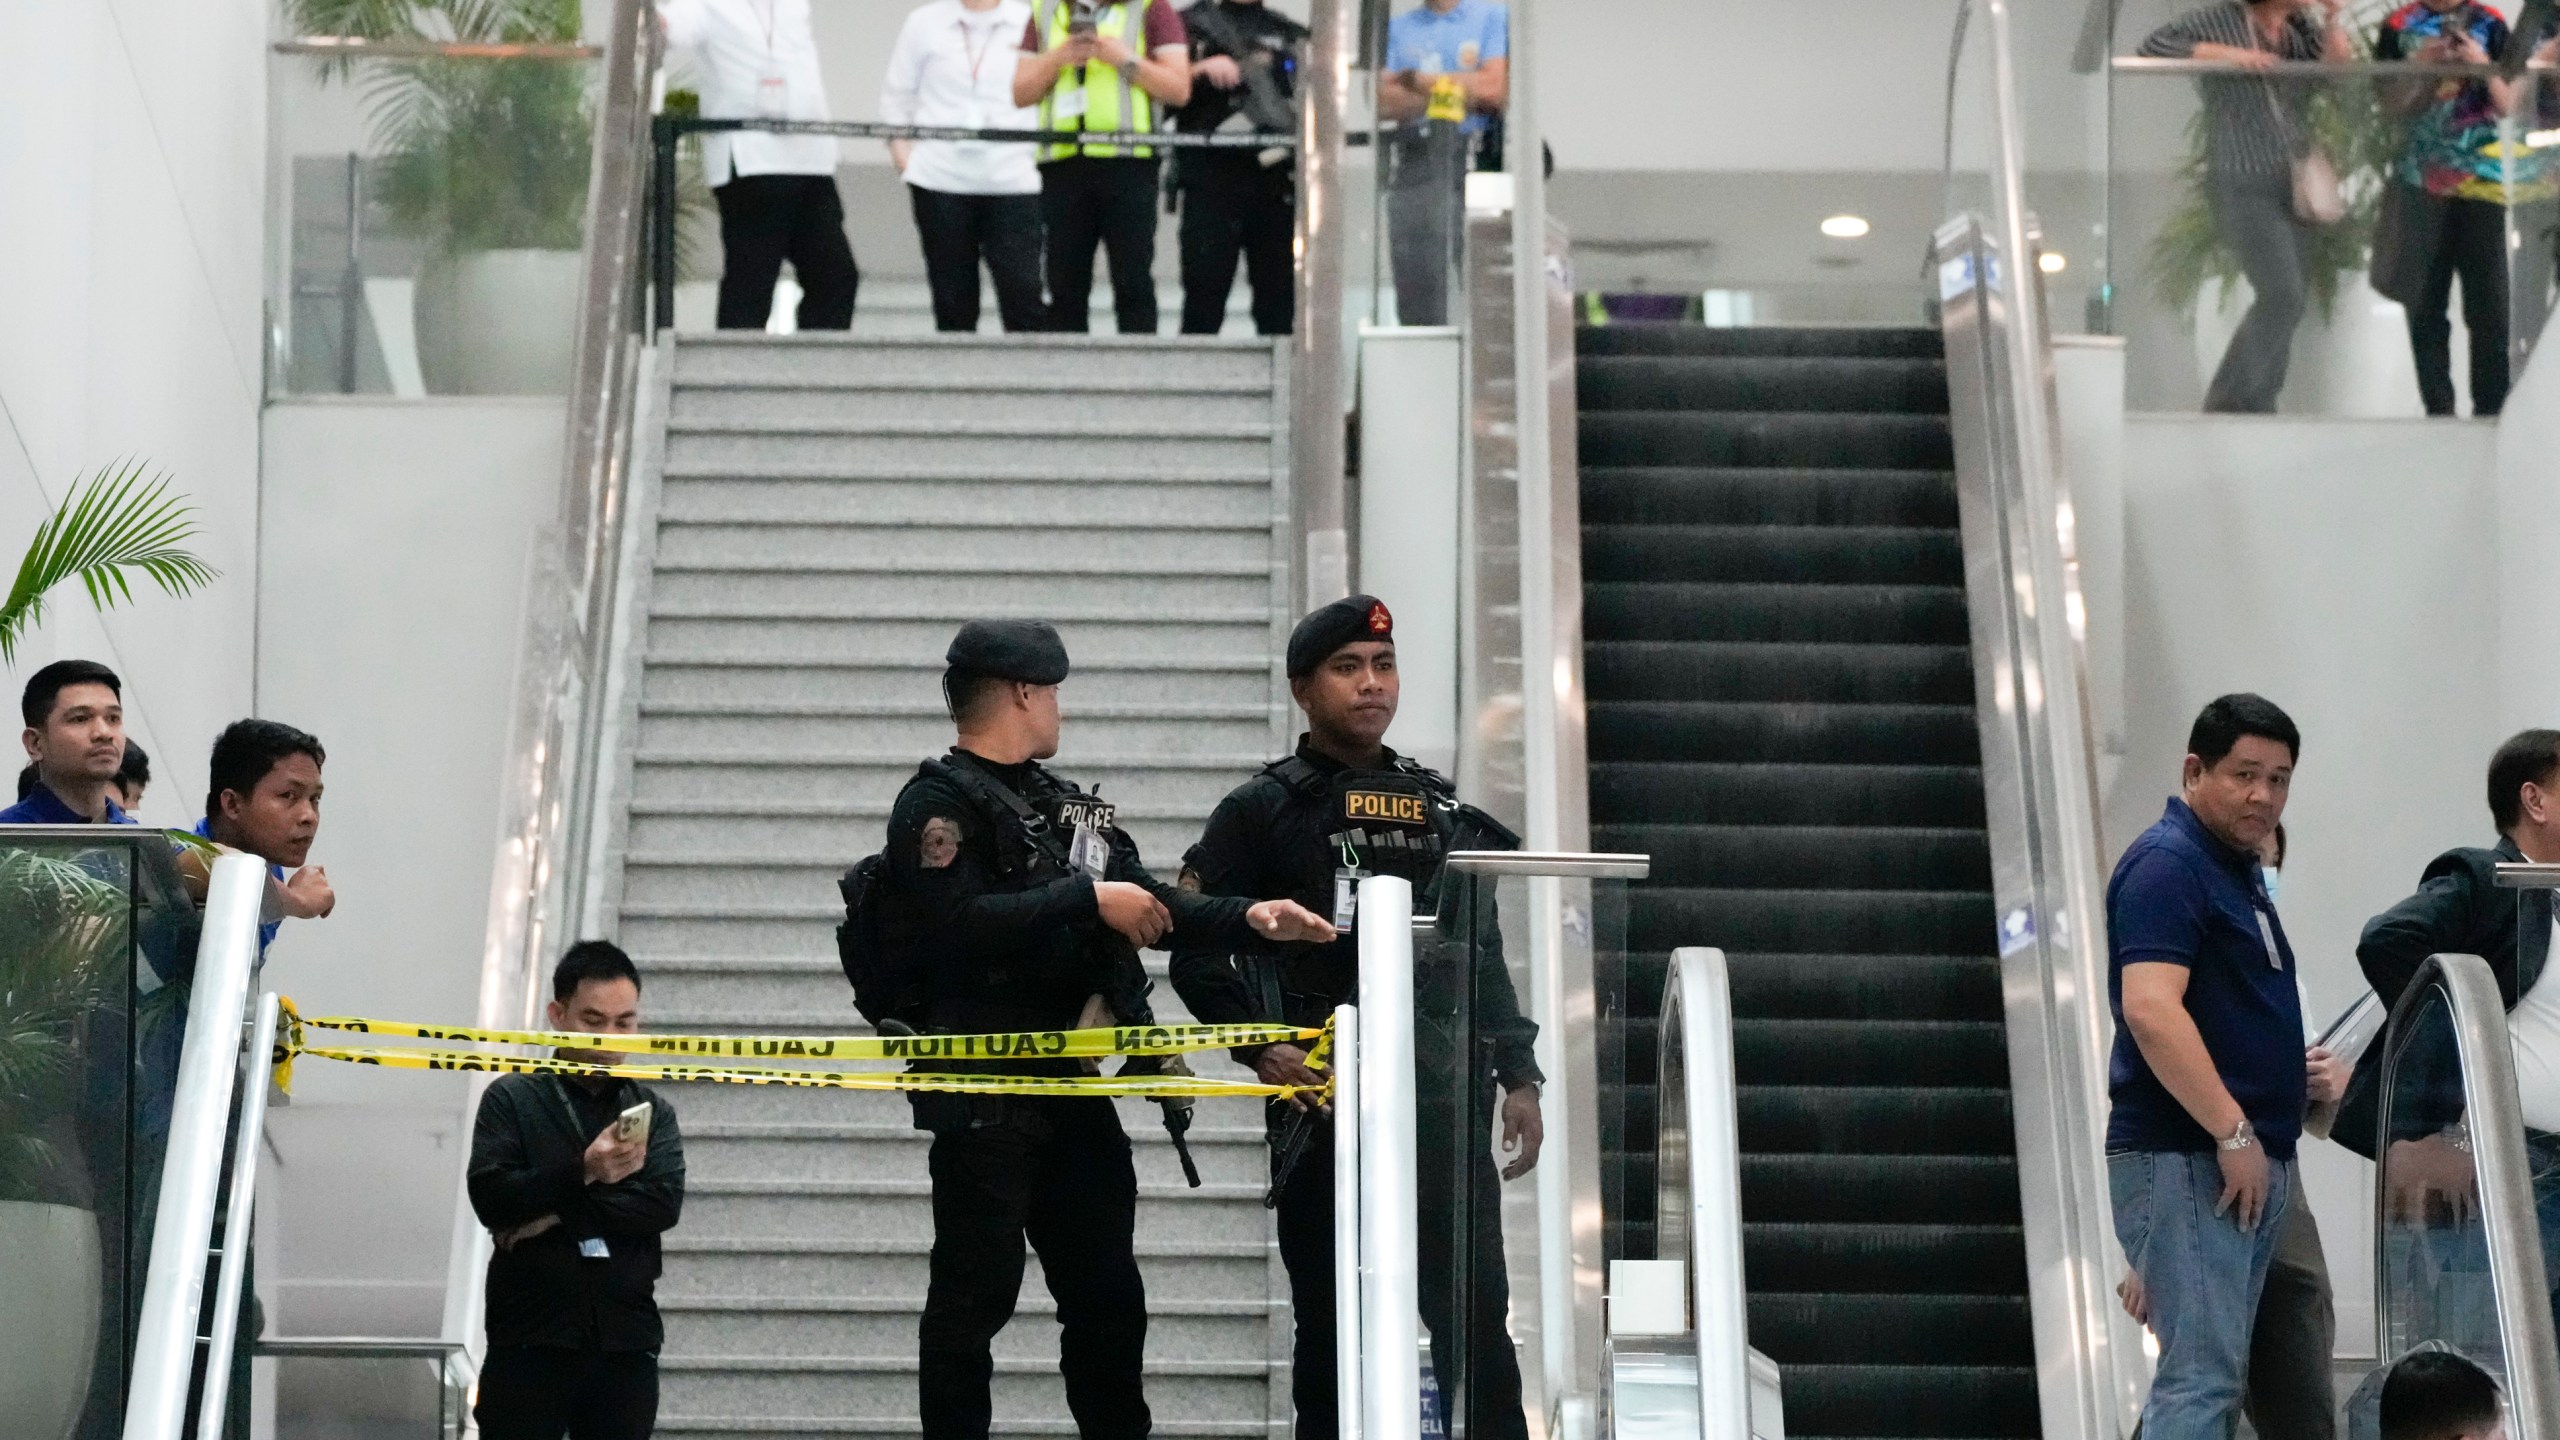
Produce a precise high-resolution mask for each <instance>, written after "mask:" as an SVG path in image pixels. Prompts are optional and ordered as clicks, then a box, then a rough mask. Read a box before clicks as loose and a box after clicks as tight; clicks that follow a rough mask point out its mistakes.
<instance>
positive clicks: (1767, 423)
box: [1577, 410, 1955, 470]
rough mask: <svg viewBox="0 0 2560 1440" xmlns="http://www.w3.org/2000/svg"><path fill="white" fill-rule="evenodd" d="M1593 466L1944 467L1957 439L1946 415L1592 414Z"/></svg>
mask: <svg viewBox="0 0 2560 1440" xmlns="http://www.w3.org/2000/svg"><path fill="white" fill-rule="evenodd" d="M1577 429H1578V431H1579V433H1580V440H1581V451H1580V453H1581V457H1582V460H1583V463H1586V464H1591V465H1785V466H1800V465H1830V466H1843V467H1847V466H1859V465H1872V466H1876V467H1878V468H1880V469H1886V470H1944V469H1946V468H1948V467H1950V466H1952V465H1953V464H1954V463H1955V444H1954V442H1953V440H1951V439H1950V438H1949V434H1948V429H1947V421H1946V417H1945V416H1943V415H1874V414H1857V415H1826V414H1820V413H1802V412H1776V413H1772V412H1753V411H1713V410H1710V411H1703V412H1665V411H1644V412H1629V411H1617V412H1609V411H1603V412H1601V413H1599V414H1586V415H1583V416H1582V417H1581V421H1580V424H1579V425H1578V427H1577Z"/></svg>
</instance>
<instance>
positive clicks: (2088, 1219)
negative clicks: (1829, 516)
mask: <svg viewBox="0 0 2560 1440" xmlns="http://www.w3.org/2000/svg"><path fill="white" fill-rule="evenodd" d="M2004 234H2005V235H2007V236H2010V237H2015V238H2012V239H2011V240H2010V243H2007V244H2004V243H2002V238H2001V237H1995V235H1994V234H1993V233H1992V229H1991V227H1990V225H1989V224H1988V223H1987V222H1985V221H1984V220H1983V219H1982V218H1981V217H1978V216H1973V215H1966V216H1960V217H1958V218H1957V219H1954V220H1951V221H1949V222H1948V223H1947V225H1946V226H1944V227H1943V228H1942V229H1941V230H1940V231H1939V233H1938V237H1937V247H1936V251H1935V255H1934V260H1935V264H1934V266H1933V273H1934V274H1935V276H1936V277H1937V282H1938V297H1939V300H1940V302H1941V307H1942V310H1941V313H1942V324H1943V326H1944V331H1945V339H1946V363H1947V389H1948V402H1949V424H1950V428H1951V431H1952V438H1953V440H1954V447H1955V460H1956V493H1957V502H1958V510H1959V520H1960V525H1961V531H1962V535H1963V542H1964V568H1965V595H1966V602H1967V609H1968V613H1969V615H1970V626H1971V632H1972V645H1973V664H1974V685H1975V692H1976V699H1975V713H1976V716H1977V720H1978V724H1979V727H1980V735H1981V749H1982V787H1983V806H1984V814H1985V824H1986V829H1987V831H1988V834H1989V840H1990V847H1991V880H1992V892H1993V906H1994V914H1995V915H1996V917H1997V922H1996V935H1997V944H1998V947H1999V952H2000V976H2001V989H2002V995H2003V1008H2004V1011H2005V1015H2006V1030H2007V1038H2008V1053H2009V1071H2010V1077H2009V1079H2010V1096H2011V1104H2012V1114H2013V1119H2014V1123H2015V1125H2016V1132H2017V1152H2018V1183H2019V1192H2020V1203H2021V1209H2022V1213H2023V1216H2024V1228H2025V1242H2026V1244H2025V1248H2026V1259H2027V1277H2028V1295H2029V1301H2030V1304H2031V1306H2032V1309H2033V1316H2034V1335H2035V1354H2036V1380H2037V1390H2038V1403H2039V1406H2040V1410H2041V1414H2042V1420H2043V1427H2042V1428H2043V1433H2044V1434H2045V1435H2046V1436H2048V1437H2053V1440H2066V1437H2089V1440H2118V1437H2121V1436H2124V1435H2127V1434H2130V1433H2131V1431H2132V1427H2133V1423H2134V1419H2135V1417H2136V1415H2137V1413H2138V1411H2139V1407H2140V1403H2141V1397H2142V1393H2143V1390H2144V1388H2145V1386H2146V1383H2147V1381H2148V1378H2149V1368H2150V1367H2149V1361H2148V1359H2147V1357H2146V1356H2145V1353H2144V1350H2143V1347H2142V1343H2141V1333H2140V1331H2139V1330H2138V1328H2136V1327H2135V1326H2134V1325H2133V1323H2132V1321H2131V1320H2130V1319H2128V1318H2126V1317H2125V1316H2124V1315H2123V1313H2122V1311H2121V1310H2120V1309H2119V1308H2118V1307H2117V1306H2116V1304H2115V1303H2114V1297H2113V1294H2112V1287H2113V1285H2114V1283H2115V1280H2116V1277H2117V1275H2118V1273H2119V1272H2120V1269H2121V1266H2122V1260H2121V1254H2120V1251H2119V1248H2118V1246H2117V1244H2116V1241H2115V1237H2114V1225H2113V1213H2112V1206H2111V1204H2110V1201H2109V1198H2108V1190H2107V1178H2106V1167H2105V1155H2104V1136H2105V1124H2106V1111H2107V1096H2106V1080H2105V1077H2106V1059H2107V1050H2108V1047H2109V1045H2110V1044H2111V1043H2112V1040H2113V1021H2112V1017H2111V1016H2110V1014H2109V1012H2108V1006H2107V989H2106V957H2105V944H2106V940H2105V934H2106V932H2105V925H2104V915H2103V909H2102V903H2101V899H2102V893H2103V892H2102V882H2101V878H2100V873H2099V846H2098V829H2097V804H2096V795H2097V784H2096V766H2095V756H2096V747H2095V743H2094V740H2093V737H2092V734H2091V731H2090V729H2089V726H2088V723H2087V698H2086V697H2087V685H2086V679H2085V666H2084V664H2083V663H2082V659H2081V633H2080V632H2081V629H2082V626H2083V620H2082V616H2083V613H2084V612H2083V611H2082V610H2081V608H2080V597H2079V590H2078V584H2077V576H2076V570H2075V563H2074V560H2073V556H2072V549H2071V537H2070V527H2071V517H2070V504H2069V499H2068V495H2067V491H2066V490H2065V488H2064V485H2063V482H2062V479H2061V476H2060V474H2059V464H2058V460H2057V457H2056V453H2055V450H2054V447H2053V442H2052V436H2053V427H2052V423H2051V417H2052V415H2053V408H2054V402H2053V390H2052V384H2053V381H2052V370H2051V362H2050V355H2051V348H2050V344H2049V342H2048V339H2047V336H2046V334H2045V328H2044V321H2043V318H2042V314H2043V286H2042V280H2041V277H2040V275H2039V273H2038V271H2037V268H2036V265H2035V263H2034V255H2033V251H2034V245H2033V241H2032V239H2029V238H2025V237H2028V236H2031V234H2032V230H2031V227H2030V224H2029V223H2021V224H2019V225H2017V226H2015V227H2014V228H2010V229H2007V230H2005V231H2004ZM2021 251H2023V252H2024V254H2025V256H2026V258H2025V262H2024V263H2020V264H2014V265H2013V264H2010V263H2008V257H2009V256H2010V255H2011V254H2013V253H2019V252H2021Z"/></svg>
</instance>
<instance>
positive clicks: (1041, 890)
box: [883, 749, 1258, 1073]
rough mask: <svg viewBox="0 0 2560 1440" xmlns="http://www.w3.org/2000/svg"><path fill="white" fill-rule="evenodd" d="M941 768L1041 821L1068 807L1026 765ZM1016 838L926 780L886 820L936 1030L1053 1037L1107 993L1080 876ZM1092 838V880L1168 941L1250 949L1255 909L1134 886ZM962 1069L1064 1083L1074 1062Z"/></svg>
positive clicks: (1103, 940) (1127, 863)
mask: <svg viewBox="0 0 2560 1440" xmlns="http://www.w3.org/2000/svg"><path fill="white" fill-rule="evenodd" d="M943 763H944V764H945V765H947V766H969V767H972V768H974V769H976V770H977V771H979V772H980V773H981V774H983V775H985V776H987V777H988V778H990V779H992V780H994V781H995V782H996V783H997V784H999V785H1002V786H1003V787H1004V788H1005V789H1007V790H1010V791H1012V792H1013V793H1014V794H1015V795H1016V796H1019V797H1020V798H1021V799H1022V800H1024V801H1025V802H1027V803H1028V804H1029V805H1030V806H1031V807H1032V808H1033V809H1035V810H1039V811H1042V812H1044V818H1050V817H1053V816H1054V813H1055V809H1056V807H1057V805H1058V803H1059V802H1060V801H1061V800H1062V799H1065V798H1069V797H1076V796H1078V795H1079V792H1077V791H1076V790H1075V789H1074V788H1073V787H1071V786H1069V785H1068V784H1067V783H1066V782H1064V781H1062V780H1060V779H1058V778H1057V777H1056V776H1055V775H1052V774H1050V773H1049V771H1048V770H1047V769H1046V768H1044V767H1042V766H1041V765H1040V764H1039V763H1038V762H1037V761H1026V762H1024V763H1022V764H1019V765H998V764H995V763H993V762H991V761H988V760H984V759H981V758H980V757H978V756H976V755H972V754H970V753H969V752H967V751H965V750H959V749H954V750H953V751H952V752H951V753H950V754H949V755H948V756H946V757H945V758H944V761H943ZM1019 829H1020V827H1019V825H1018V824H1017V823H1015V822H1013V821H1011V820H1010V819H1009V818H1000V817H996V816H991V815H989V814H988V813H987V810H986V807H984V806H982V805H980V804H979V803H977V802H976V801H974V800H972V799H971V798H970V796H969V795H968V794H966V793H964V792H963V790H962V789H961V787H960V786H959V785H957V784H955V783H953V782H952V781H951V780H949V779H946V778H944V777H943V776H941V775H937V774H935V773H933V772H932V771H930V770H927V771H926V772H924V773H922V774H919V775H918V776H917V777H916V778H915V779H914V780H911V781H909V782H908V784H907V787H906V788H905V789H904V790H903V791H901V792H900V793H899V795H898V801H897V804H896V806H895V807H893V808H892V809H891V811H890V814H889V841H888V847H887V849H886V850H885V851H884V852H883V854H884V856H885V858H886V861H887V870H888V883H889V886H890V888H891V890H892V892H893V893H895V894H896V895H898V896H899V897H900V898H901V900H902V901H903V902H904V903H905V904H906V905H907V906H909V907H910V909H909V918H910V921H911V923H912V925H913V934H914V936H915V941H916V943H917V945H918V946H919V947H920V953H921V954H922V956H923V958H924V967H925V981H926V990H927V995H928V1001H927V1013H928V1015H929V1017H930V1019H931V1021H932V1023H933V1024H934V1025H935V1026H936V1027H937V1028H940V1029H943V1030H948V1031H952V1032H958V1033H983V1032H992V1031H1008V1030H1049V1029H1059V1028H1063V1027H1066V1026H1070V1025H1073V1024H1074V1023H1075V1020H1076V1017H1077V1016H1078V1015H1079V1014H1080V1013H1082V1011H1083V1009H1084V1006H1085V1002H1086V1000H1087V999H1088V998H1089V997H1091V996H1093V995H1096V994H1107V993H1108V992H1109V990H1110V989H1111V976H1110V975H1109V974H1108V973H1107V972H1108V968H1109V963H1110V962H1109V959H1108V956H1109V955H1110V953H1111V952H1112V951H1113V950H1114V949H1115V948H1116V947H1117V945H1119V944H1123V943H1125V942H1121V941H1120V940H1119V937H1118V936H1117V935H1116V934H1115V933H1113V932H1112V931H1111V930H1110V929H1109V927H1108V926H1106V925H1104V924H1103V923H1102V918H1101V915H1100V912H1099V910H1098V909H1097V908H1096V906H1095V903H1094V889H1093V887H1094V882H1093V879H1092V877H1091V876H1089V875H1087V874H1086V873H1085V872H1083V871H1081V870H1067V871H1064V872H1063V873H1062V872H1061V869H1060V867H1058V866H1056V865H1053V864H1051V863H1048V861H1047V859H1046V858H1045V857H1043V856H1041V855H1039V854H1038V853H1036V852H1035V851H1034V850H1033V849H1032V848H1031V847H1030V846H1028V845H1027V844H1026V843H1025V842H1024V839H1023V837H1022V836H1021V835H1020V834H1019V833H1018V832H1019ZM1105 838H1107V839H1108V840H1109V841H1110V844H1111V859H1110V863H1109V865H1108V866H1106V867H1105V870H1104V879H1106V880H1112V881H1124V882H1127V883H1129V884H1134V885H1139V886H1142V887H1144V888H1145V889H1146V890H1147V891H1148V892H1149V893H1150V894H1153V895H1154V896H1155V897H1156V898H1157V899H1158V900H1161V901H1163V902H1164V905H1165V908H1166V909H1167V910H1168V911H1170V912H1171V913H1172V915H1173V928H1174V937H1175V938H1176V940H1177V941H1193V942H1198V943H1207V944H1241V943H1244V942H1245V941H1247V940H1249V939H1250V938H1251V936H1252V927H1251V926H1250V925H1249V924H1248V923H1247V922H1246V920H1245V911H1246V910H1247V909H1248V908H1249V907H1250V906H1251V905H1252V904H1253V903H1254V899H1255V898H1258V897H1240V898H1220V897H1214V896H1208V895H1200V894H1194V893H1190V892H1187V891H1184V890H1180V889H1177V888H1175V887H1174V886H1172V885H1168V884H1166V883H1165V882H1164V881H1162V880H1159V879H1157V878H1156V877H1155V876H1154V875H1152V874H1150V873H1148V871H1147V867H1146V864H1145V862H1144V861H1143V860H1142V859H1141V858H1140V857H1139V854H1138V847H1137V843H1136V842H1135V841H1133V840H1131V839H1130V838H1129V836H1128V834H1127V833H1126V832H1125V831H1122V830H1119V829H1117V828H1116V827H1115V828H1114V829H1112V830H1111V831H1110V832H1109V833H1108V834H1107V836H1106V837H1105ZM1119 1018H1120V1019H1121V1020H1123V1021H1132V1020H1137V1019H1140V1018H1142V1017H1138V1016H1133V1015H1122V1016H1120V1017H1119ZM971 1068H1002V1069H1006V1070H1054V1071H1060V1072H1061V1073H1064V1071H1066V1070H1072V1069H1073V1068H1074V1062H1046V1063H1044V1062H1037V1061H1028V1062H1020V1063H1010V1062H1008V1063H1004V1064H1002V1065H1001V1066H992V1065H991V1066H975V1065H973V1066H972V1067H971Z"/></svg>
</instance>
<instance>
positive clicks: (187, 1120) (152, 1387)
mask: <svg viewBox="0 0 2560 1440" xmlns="http://www.w3.org/2000/svg"><path fill="white" fill-rule="evenodd" d="M266 894H267V868H266V863H265V862H264V861H261V860H258V859H256V858H254V857H252V856H247V855H225V856H223V857H222V858H221V859H219V860H216V861H215V862H214V863H213V878H212V881H211V884H210V885H209V886H208V888H207V891H206V895H205V906H204V932H203V938H202V939H201V940H200V941H198V942H197V946H196V973H195V983H194V986H193V987H192V989H191V990H190V991H189V993H188V1005H187V1035H186V1042H185V1047H184V1049H182V1050H181V1051H180V1053H179V1057H178V1075H177V1084H176V1087H175V1089H174V1091H173V1093H172V1096H171V1100H170V1121H169V1148H168V1151H167V1153H166V1155H165V1156H164V1157H163V1159H162V1161H161V1168H160V1205H159V1209H158V1211H157V1214H156V1218H155V1221H154V1224H153V1227H152V1241H151V1258H150V1261H149V1263H148V1268H147V1269H146V1270H145V1272H144V1273H145V1276H146V1279H145V1281H144V1289H143V1295H142V1316H141V1319H140V1320H139V1321H138V1322H137V1323H136V1324H135V1326H134V1342H133V1378H132V1382H131V1384H130V1385H129V1386H128V1387H127V1390H126V1398H125V1411H124V1440H178V1436H179V1434H180V1433H181V1432H182V1431H183V1430H184V1429H185V1427H186V1422H187V1389H188V1381H189V1379H190V1378H191V1376H192V1373H193V1371H194V1368H195V1358H196V1317H197V1315H198V1314H199V1312H200V1311H201V1310H202V1309H203V1306H204V1272H205V1251H206V1249H207V1248H208V1247H209V1246H210V1245H211V1244H212V1243H213V1209H214V1198H215V1195H216V1193H217V1192H218V1191H219V1190H220V1189H221V1186H222V1146H223V1139H224V1136H225V1132H226V1131H228V1130H229V1128H230V1121H231V1087H232V1084H233V1082H234V1081H236V1080H237V1079H238V1078H239V1075H240V1026H241V1022H242V1021H243V1020H244V1019H246V1018H247V1014H248V1007H249V982H250V976H251V975H252V973H253V972H254V971H255V970H256V968H257V962H258V919H259V910H260V907H261V905H262V904H263V903H264V902H265V900H266ZM252 1158H254V1157H252Z"/></svg>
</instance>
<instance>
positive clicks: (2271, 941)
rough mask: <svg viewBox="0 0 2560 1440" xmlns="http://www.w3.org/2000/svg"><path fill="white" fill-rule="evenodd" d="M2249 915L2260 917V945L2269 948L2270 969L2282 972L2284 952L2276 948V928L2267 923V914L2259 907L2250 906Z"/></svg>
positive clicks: (2268, 962) (2268, 961)
mask: <svg viewBox="0 0 2560 1440" xmlns="http://www.w3.org/2000/svg"><path fill="white" fill-rule="evenodd" d="M2249 913H2250V914H2252V915H2255V916H2257V917H2258V943H2259V944H2261V945H2264V946H2266V947H2267V966H2268V968H2269V969H2273V970H2282V969H2283V968H2284V951H2282V950H2280V949H2278V948H2277V947H2276V927H2275V926H2273V925H2271V924H2269V923H2268V922H2267V912H2266V911H2264V910H2261V909H2259V908H2258V907H2257V906H2255V905H2252V906H2250V907H2249Z"/></svg>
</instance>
